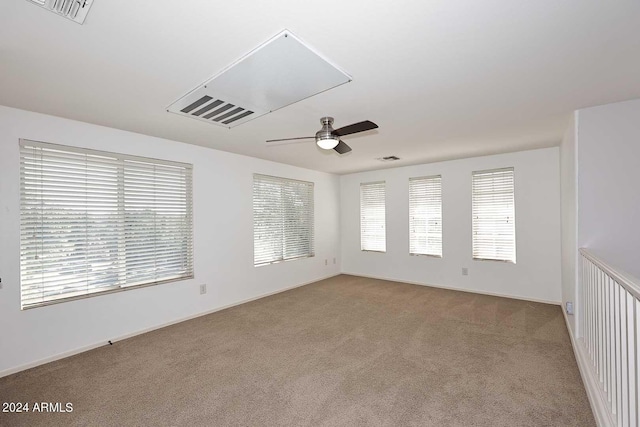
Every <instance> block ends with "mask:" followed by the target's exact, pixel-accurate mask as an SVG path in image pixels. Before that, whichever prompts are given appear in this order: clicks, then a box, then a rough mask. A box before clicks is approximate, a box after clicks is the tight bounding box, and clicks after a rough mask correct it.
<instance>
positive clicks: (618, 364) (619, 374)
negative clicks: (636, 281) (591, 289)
mask: <svg viewBox="0 0 640 427" xmlns="http://www.w3.org/2000/svg"><path fill="white" fill-rule="evenodd" d="M615 290H616V294H615V295H616V313H617V315H616V377H617V379H618V381H617V382H618V387H617V388H616V402H617V405H616V415H617V418H616V419H617V421H618V425H621V424H620V423H621V422H622V352H621V351H620V350H621V348H622V342H621V339H622V338H621V336H620V317H621V314H620V286H619V285H618V283H617V282H616V284H615Z"/></svg>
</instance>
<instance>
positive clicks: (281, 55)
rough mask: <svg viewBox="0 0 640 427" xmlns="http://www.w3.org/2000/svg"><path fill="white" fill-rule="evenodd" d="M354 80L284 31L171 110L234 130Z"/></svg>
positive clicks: (208, 81)
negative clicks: (235, 127)
mask: <svg viewBox="0 0 640 427" xmlns="http://www.w3.org/2000/svg"><path fill="white" fill-rule="evenodd" d="M350 81H351V77H350V76H349V75H348V74H346V73H345V72H344V71H342V70H340V69H338V68H337V67H336V66H334V65H332V64H331V63H330V62H329V61H327V60H326V59H324V58H323V57H322V56H320V55H319V54H318V53H316V52H315V51H313V50H312V49H311V48H309V47H308V46H307V45H305V44H304V43H303V42H302V41H301V40H300V39H298V38H297V37H296V36H294V35H293V34H292V33H291V32H289V31H287V30H285V31H282V32H281V33H279V34H277V35H276V36H275V37H273V38H271V39H270V40H268V41H267V42H265V43H264V44H262V45H260V46H258V47H257V48H256V49H254V50H253V51H251V52H250V53H249V54H247V55H245V56H244V57H242V58H241V59H240V60H238V61H236V62H235V63H233V64H232V65H230V66H229V67H227V68H226V69H224V70H223V71H221V72H220V73H218V74H217V75H216V76H214V77H212V78H211V79H209V80H207V81H206V82H205V83H203V84H201V85H200V86H198V87H197V88H195V89H194V90H192V91H191V92H189V93H188V94H186V95H184V96H183V97H181V98H180V99H178V100H177V101H176V102H174V103H173V104H171V105H170V106H169V107H168V108H167V111H169V112H171V113H176V114H179V115H182V116H185V117H190V118H192V119H197V120H200V121H205V122H207V123H211V124H215V125H219V126H225V127H228V128H231V127H234V126H238V125H240V124H243V123H246V122H248V121H250V120H253V119H255V118H257V117H260V116H263V115H265V114H268V113H270V112H272V111H276V110H278V109H280V108H282V107H285V106H287V105H290V104H293V103H295V102H298V101H301V100H303V99H305V98H309V97H311V96H313V95H316V94H318V93H320V92H324V91H326V90H329V89H332V88H334V87H336V86H340V85H342V84H344V83H348V82H350Z"/></svg>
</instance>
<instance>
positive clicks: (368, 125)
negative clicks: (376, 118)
mask: <svg viewBox="0 0 640 427" xmlns="http://www.w3.org/2000/svg"><path fill="white" fill-rule="evenodd" d="M377 127H378V125H377V124H375V123H373V122H370V121H369V120H365V121H364V122H359V123H354V124H352V125H349V126H344V127H341V128H340V129H336V130H334V131H333V134H334V135H337V136H345V135H351V134H352V133H358V132H364V131H366V130H371V129H376V128H377Z"/></svg>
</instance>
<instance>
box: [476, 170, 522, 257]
mask: <svg viewBox="0 0 640 427" xmlns="http://www.w3.org/2000/svg"><path fill="white" fill-rule="evenodd" d="M498 172H511V176H512V192H511V195H512V206H513V211H512V212H513V221H512V224H513V226H512V227H513V259H505V258H497V257H496V258H486V257H476V256H475V255H474V254H475V252H476V250H475V241H476V238H475V236H476V230H475V227H474V222H475V220H474V216H475V204H474V201H475V196H476V195H475V192H474V185H475V181H474V178H475V176H476V175H480V174H487V173H498ZM516 222H517V215H516V173H515V167H513V166H511V167H502V168H494V169H485V170H478V171H473V172H472V173H471V259H472V260H473V261H493V262H500V263H505V264H516V262H517V227H516Z"/></svg>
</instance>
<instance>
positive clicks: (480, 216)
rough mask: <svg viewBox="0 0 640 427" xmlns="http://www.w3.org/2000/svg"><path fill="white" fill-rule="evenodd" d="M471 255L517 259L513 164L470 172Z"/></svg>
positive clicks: (496, 258) (485, 257)
mask: <svg viewBox="0 0 640 427" xmlns="http://www.w3.org/2000/svg"><path fill="white" fill-rule="evenodd" d="M472 193H473V195H472V199H473V202H472V205H473V206H472V216H473V258H474V259H484V260H498V261H510V262H513V263H515V262H516V228H515V223H516V222H515V203H514V172H513V168H506V169H495V170H489V171H480V172H473V188H472Z"/></svg>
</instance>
